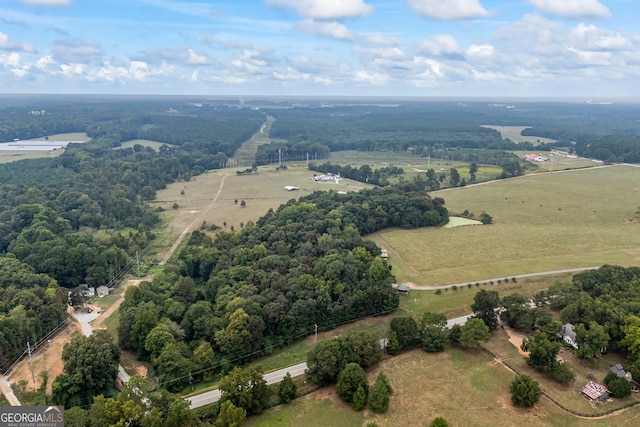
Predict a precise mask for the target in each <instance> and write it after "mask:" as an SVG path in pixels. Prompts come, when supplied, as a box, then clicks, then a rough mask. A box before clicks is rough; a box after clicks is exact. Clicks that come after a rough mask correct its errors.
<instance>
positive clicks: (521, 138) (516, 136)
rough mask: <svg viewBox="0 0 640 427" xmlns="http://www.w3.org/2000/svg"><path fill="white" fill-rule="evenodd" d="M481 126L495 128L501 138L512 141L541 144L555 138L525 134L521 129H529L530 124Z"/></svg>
mask: <svg viewBox="0 0 640 427" xmlns="http://www.w3.org/2000/svg"><path fill="white" fill-rule="evenodd" d="M481 127H483V128H489V129H495V130H497V131H498V132H500V135H501V136H502V139H507V138H509V139H510V140H512V141H513V142H530V143H532V144H542V143H547V142H556V140H555V139H549V138H543V137H541V136H525V135H522V131H523V130H525V129H529V128H530V127H531V126H493V125H482V126H481Z"/></svg>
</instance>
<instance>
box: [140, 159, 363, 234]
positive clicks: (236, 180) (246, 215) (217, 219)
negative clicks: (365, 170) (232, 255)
mask: <svg viewBox="0 0 640 427" xmlns="http://www.w3.org/2000/svg"><path fill="white" fill-rule="evenodd" d="M241 169H242V168H230V169H223V170H221V171H209V172H207V173H205V174H202V175H200V176H197V177H195V178H194V179H192V180H191V181H188V182H184V181H183V182H178V183H175V184H171V185H170V186H168V187H167V188H166V189H165V190H162V191H159V192H158V194H157V199H156V200H155V201H153V202H152V205H154V206H158V207H162V208H163V209H164V212H163V213H162V216H163V220H164V221H165V223H166V224H167V226H166V229H165V232H163V233H162V236H161V237H160V242H159V243H160V245H161V246H162V245H165V244H166V245H167V246H170V244H171V243H172V242H173V241H175V239H176V238H177V236H178V235H179V234H180V233H181V232H182V230H184V229H185V228H186V227H187V226H188V225H189V224H191V223H192V222H193V221H194V220H198V221H199V222H203V221H205V222H206V223H207V224H209V225H211V224H215V225H218V226H219V227H222V228H223V229H225V226H224V223H225V222H226V224H227V225H226V230H227V231H228V230H230V229H231V227H232V226H233V227H234V228H235V229H238V228H239V227H240V226H241V224H246V223H247V222H249V221H257V220H258V219H259V218H260V217H261V216H263V215H264V214H265V213H267V211H268V210H269V209H276V208H277V207H278V206H280V205H281V204H283V203H286V202H287V201H288V200H290V199H292V198H298V197H300V196H303V195H307V194H310V193H312V192H313V191H317V190H329V189H335V190H342V191H357V190H360V189H361V188H365V187H370V186H368V185H366V184H362V183H360V182H357V181H352V180H348V179H345V180H342V181H340V184H333V183H326V184H325V183H319V182H315V181H313V180H311V179H310V178H311V177H312V176H313V173H312V172H311V171H309V170H308V169H307V167H306V165H298V166H295V165H292V166H289V169H288V170H287V171H276V170H275V166H273V165H271V166H264V167H260V168H258V173H257V174H253V175H244V176H237V175H236V170H241ZM223 179H224V184H222V182H223ZM221 184H222V186H221ZM286 185H294V186H298V187H300V190H298V191H294V192H289V191H286V190H285V189H284V187H285V186H286ZM221 187H222V188H221ZM219 190H220V194H219V195H218V198H217V200H216V202H215V203H213V200H214V198H215V197H216V193H217V192H218V191H219ZM182 191H184V194H181V192H182ZM236 200H237V202H236ZM242 200H244V201H245V203H246V206H245V207H244V208H243V207H241V206H240V203H241V201H242ZM174 203H177V204H178V205H179V208H178V209H172V205H173V204H174ZM169 242H171V243H169Z"/></svg>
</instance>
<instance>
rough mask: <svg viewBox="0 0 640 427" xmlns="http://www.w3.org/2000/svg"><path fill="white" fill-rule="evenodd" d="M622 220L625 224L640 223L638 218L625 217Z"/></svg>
mask: <svg viewBox="0 0 640 427" xmlns="http://www.w3.org/2000/svg"><path fill="white" fill-rule="evenodd" d="M622 222H624V223H625V224H640V218H625V219H624V220H623V221H622Z"/></svg>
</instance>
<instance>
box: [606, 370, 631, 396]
mask: <svg viewBox="0 0 640 427" xmlns="http://www.w3.org/2000/svg"><path fill="white" fill-rule="evenodd" d="M604 385H606V386H607V388H608V389H609V391H610V392H611V396H613V397H618V398H621V397H627V396H629V395H630V394H631V383H630V382H629V381H628V380H627V379H626V378H622V377H619V376H617V375H616V374H615V373H613V372H609V373H608V374H607V376H606V377H605V378H604Z"/></svg>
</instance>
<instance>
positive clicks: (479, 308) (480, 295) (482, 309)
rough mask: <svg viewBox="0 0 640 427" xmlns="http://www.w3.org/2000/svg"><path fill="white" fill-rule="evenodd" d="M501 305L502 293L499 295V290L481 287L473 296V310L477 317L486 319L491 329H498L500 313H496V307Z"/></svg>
mask: <svg viewBox="0 0 640 427" xmlns="http://www.w3.org/2000/svg"><path fill="white" fill-rule="evenodd" d="M500 306H501V301H500V295H498V292H497V291H487V290H485V289H481V290H480V291H478V292H477V293H476V294H475V296H474V297H473V304H471V310H473V313H474V316H475V317H477V318H479V319H482V320H483V321H484V323H485V325H487V326H488V327H489V330H490V331H495V330H496V329H498V314H497V313H496V309H498V308H499V307H500Z"/></svg>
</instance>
